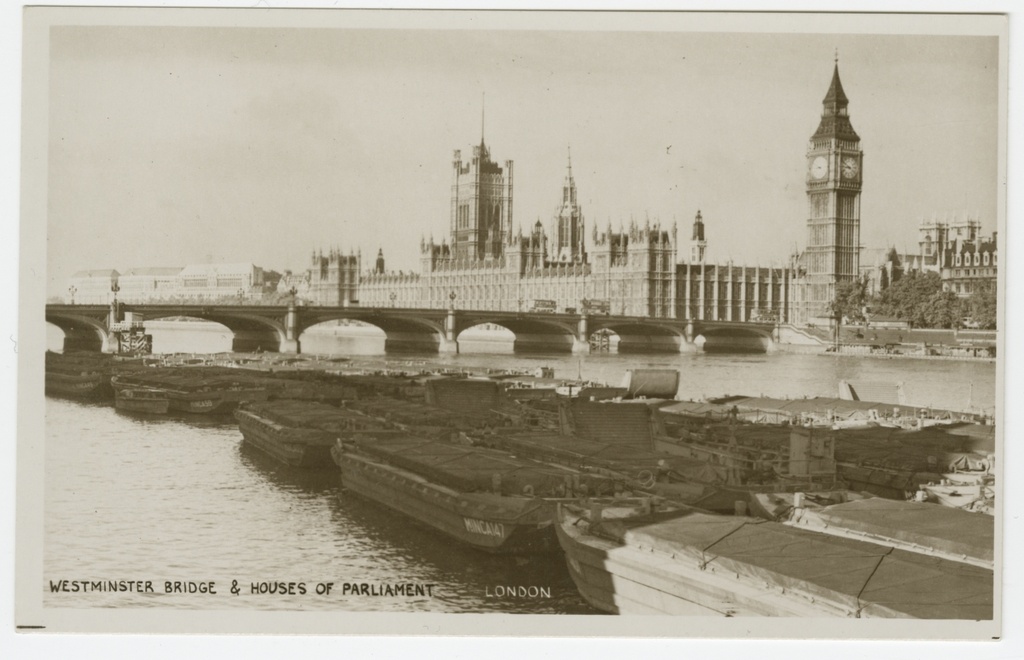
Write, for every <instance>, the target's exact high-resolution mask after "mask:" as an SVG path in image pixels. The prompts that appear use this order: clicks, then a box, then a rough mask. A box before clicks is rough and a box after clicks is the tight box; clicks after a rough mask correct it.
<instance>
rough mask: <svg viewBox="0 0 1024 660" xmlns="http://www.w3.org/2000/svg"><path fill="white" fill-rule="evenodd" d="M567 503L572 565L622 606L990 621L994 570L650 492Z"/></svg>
mask: <svg viewBox="0 0 1024 660" xmlns="http://www.w3.org/2000/svg"><path fill="white" fill-rule="evenodd" d="M587 504H588V503H584V504H570V503H565V504H560V505H559V506H558V513H557V524H556V531H557V533H558V540H559V543H560V544H561V546H562V549H563V550H564V551H565V555H566V562H567V564H568V568H569V573H570V575H571V576H572V579H573V581H574V582H575V583H576V586H577V588H578V589H579V591H580V594H581V595H582V596H583V598H584V599H585V600H587V602H589V603H590V604H591V605H592V606H594V607H596V608H598V609H601V610H604V611H606V612H611V613H616V614H673V615H681V616H726V617H733V616H799V617H850V618H867V617H872V618H874V617H881V618H924V619H965V620H987V619H992V616H993V592H994V586H993V585H994V579H993V577H994V576H993V571H992V570H991V569H988V568H983V567H980V566H974V565H971V564H968V563H964V562H956V561H951V560H949V559H945V558H941V557H930V556H925V555H922V554H919V553H915V552H909V551H907V550H904V549H901V548H897V547H893V546H892V545H887V544H885V543H875V542H870V541H865V540H860V539H853V538H842V537H838V536H832V535H829V534H823V533H820V532H816V531H811V530H806V529H800V528H796V527H793V526H790V525H785V524H781V523H776V522H769V521H765V520H759V519H756V518H748V517H746V516H723V515H716V514H710V513H705V512H702V511H700V510H698V509H693V508H673V507H669V506H655V505H653V504H652V503H651V502H650V500H644V501H641V502H637V501H635V500H634V501H611V502H608V503H601V502H597V503H594V502H590V503H589V506H588V505H587Z"/></svg>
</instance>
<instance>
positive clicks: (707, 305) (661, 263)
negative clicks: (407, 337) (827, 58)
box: [310, 62, 863, 323]
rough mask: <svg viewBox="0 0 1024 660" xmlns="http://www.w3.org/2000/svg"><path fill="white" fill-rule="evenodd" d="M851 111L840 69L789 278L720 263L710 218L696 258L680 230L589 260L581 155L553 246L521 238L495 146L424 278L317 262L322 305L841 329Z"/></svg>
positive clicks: (853, 183)
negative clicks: (711, 245)
mask: <svg viewBox="0 0 1024 660" xmlns="http://www.w3.org/2000/svg"><path fill="white" fill-rule="evenodd" d="M848 105H849V100H848V99H847V97H846V94H845V92H844V90H843V86H842V83H841V81H840V79H839V66H838V62H837V63H836V66H835V68H834V70H833V75H832V81H831V84H830V86H829V88H828V92H827V94H826V96H825V99H824V101H823V110H822V115H821V121H820V123H819V125H818V128H817V130H816V131H815V132H814V134H813V135H812V136H811V139H810V143H809V146H808V151H807V163H808V172H807V177H806V194H807V201H808V209H809V210H808V215H807V218H806V224H807V246H806V250H805V251H804V252H803V253H802V254H799V255H794V256H793V257H791V258H790V259H789V260H788V261H787V262H786V264H785V265H776V266H770V267H766V266H747V265H735V264H732V263H731V262H730V263H726V264H710V263H707V247H708V241H707V238H706V227H705V222H704V217H703V215H702V214H701V212H700V211H697V214H696V218H695V219H694V222H693V228H692V234H691V236H692V238H691V242H690V245H689V246H688V247H689V250H688V258H686V256H684V257H683V259H682V260H681V259H680V253H679V246H678V243H677V231H676V227H675V225H674V224H673V226H672V227H671V228H669V227H666V226H663V225H662V224H661V223H660V222H658V221H657V220H645V221H644V222H643V223H638V222H636V221H631V222H630V224H629V225H628V226H627V227H622V228H620V229H619V230H618V231H615V230H613V229H612V227H611V226H610V225H609V226H607V227H606V228H605V229H604V230H603V231H600V232H599V231H598V230H597V228H596V227H593V226H592V227H591V236H590V242H589V251H588V249H587V243H586V241H585V240H584V238H585V236H586V232H585V220H584V214H583V209H582V208H581V207H580V204H579V198H578V195H577V190H576V181H575V178H574V177H573V172H572V160H571V155H570V158H569V162H568V165H567V168H566V175H565V179H564V181H563V184H562V189H561V200H560V203H559V204H558V205H557V207H556V209H555V212H554V214H553V215H552V217H551V232H550V235H549V234H548V233H547V232H546V231H545V229H544V224H543V223H542V222H541V221H539V220H538V221H537V223H536V224H535V225H533V226H532V227H530V228H529V229H528V230H527V231H525V232H524V231H523V230H522V228H520V229H518V230H517V231H515V232H514V231H513V229H512V227H513V222H512V221H513V216H512V209H513V186H512V172H513V170H512V161H511V160H506V161H505V162H504V166H499V165H498V164H497V163H496V162H494V161H493V160H492V159H491V152H490V149H489V148H488V147H487V145H486V143H485V142H484V140H483V138H482V137H481V140H480V144H479V145H477V146H475V147H473V151H472V158H471V159H470V160H469V161H468V162H463V160H462V158H461V152H459V151H456V152H455V157H454V159H453V162H452V171H453V177H452V185H451V225H450V232H449V236H448V237H446V238H445V239H442V240H441V241H435V240H434V239H433V238H430V239H429V240H427V239H424V240H421V242H420V268H419V272H418V273H404V272H399V273H396V272H393V271H391V272H387V271H385V270H384V267H383V255H382V254H380V253H379V254H378V261H377V263H376V264H375V267H374V268H373V269H372V270H368V271H366V272H363V273H362V274H357V271H355V270H352V269H351V267H352V266H353V265H354V267H355V268H358V265H359V264H358V257H357V256H354V255H349V256H348V257H347V258H343V257H342V255H337V256H335V255H334V253H331V255H329V258H327V260H326V262H325V260H324V258H323V257H315V258H314V264H313V265H314V268H313V270H312V272H311V278H310V280H311V285H310V292H311V301H312V302H313V303H314V304H324V305H327V304H342V305H344V304H357V303H358V304H359V305H360V306H364V307H366V306H369V307H389V306H390V307H394V306H399V307H424V308H434V309H439V308H446V307H449V306H457V307H462V308H468V309H480V310H502V311H524V312H525V311H531V310H540V309H543V310H546V311H555V310H557V311H573V310H583V309H599V310H602V311H606V312H607V313H610V314H616V315H630V316H647V317H653V318H692V319H702V320H723V321H760V322H780V323H805V322H812V321H815V320H818V319H822V318H827V317H828V315H829V306H830V303H831V301H832V299H833V297H834V294H835V287H836V285H837V284H839V283H841V282H844V281H849V280H853V279H855V278H857V277H858V276H859V270H860V263H859V261H860V193H861V180H862V178H861V177H862V171H863V152H862V150H861V149H860V137H859V136H858V135H857V133H856V132H855V131H854V129H853V126H852V124H851V123H850V118H849V113H848ZM684 249H685V248H684ZM683 254H684V255H686V254H687V253H686V252H684V253H683ZM345 259H347V260H345ZM352 259H355V261H354V262H353V261H352ZM332 260H334V261H332ZM335 261H336V262H337V265H336V266H333V265H332V264H334V263H335ZM339 287H340V288H339ZM332 301H340V302H337V303H335V302H332Z"/></svg>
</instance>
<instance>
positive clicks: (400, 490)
mask: <svg viewBox="0 0 1024 660" xmlns="http://www.w3.org/2000/svg"><path fill="white" fill-rule="evenodd" d="M335 461H336V462H337V463H338V465H339V466H340V467H341V481H342V484H343V486H344V487H345V488H347V489H349V490H351V491H352V492H354V493H355V494H357V495H359V496H361V497H363V498H365V499H369V500H372V501H373V502H376V503H378V504H380V505H383V506H385V507H387V508H389V509H392V510H394V511H397V512H399V513H402V514H405V515H407V516H409V517H411V518H412V519H413V520H415V521H417V522H419V523H421V524H423V525H426V526H428V527H430V528H431V529H434V530H436V531H438V532H441V533H443V534H445V535H446V536H449V537H451V538H453V539H455V540H457V541H460V542H461V543H464V544H466V545H469V546H471V547H473V548H476V549H478V550H483V551H485V552H490V553H495V554H536V553H549V552H557V551H558V542H557V540H556V538H555V533H554V529H553V527H554V525H553V524H552V516H553V513H554V506H553V505H550V504H548V503H544V502H542V501H537V502H536V503H534V502H531V501H527V502H528V503H529V504H528V506H527V507H526V508H524V509H523V510H522V511H521V513H523V514H524V515H523V516H522V517H521V518H520V519H518V520H517V519H516V518H515V517H513V516H511V515H508V516H502V517H498V516H494V515H487V514H486V513H485V511H484V509H488V508H493V507H494V504H493V503H491V502H488V500H489V499H492V498H488V497H487V496H485V495H480V494H473V493H467V494H462V493H458V492H456V491H451V490H449V489H447V488H444V487H441V486H438V485H435V484H431V483H429V482H427V481H426V480H423V479H419V478H417V477H415V476H414V475H412V474H408V473H405V472H404V471H403V470H400V469H397V468H394V467H392V466H388V465H383V464H380V463H376V462H374V461H371V460H367V459H365V458H363V457H357V456H353V455H352V454H350V453H348V452H340V453H339V452H335ZM499 499H511V498H497V497H495V498H493V500H494V502H497V501H498V500H499ZM514 501H515V500H514ZM530 506H536V509H537V510H531V509H530Z"/></svg>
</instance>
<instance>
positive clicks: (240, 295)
mask: <svg viewBox="0 0 1024 660" xmlns="http://www.w3.org/2000/svg"><path fill="white" fill-rule="evenodd" d="M244 297H245V289H243V288H241V287H239V288H238V304H239V305H241V304H242V299H243V298H244Z"/></svg>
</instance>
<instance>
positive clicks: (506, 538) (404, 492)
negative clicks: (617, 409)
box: [331, 432, 614, 554]
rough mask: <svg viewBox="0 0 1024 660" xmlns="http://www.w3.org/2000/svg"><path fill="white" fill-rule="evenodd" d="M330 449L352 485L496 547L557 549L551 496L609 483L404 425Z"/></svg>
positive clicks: (462, 537) (498, 550) (455, 535)
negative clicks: (419, 434)
mask: <svg viewBox="0 0 1024 660" xmlns="http://www.w3.org/2000/svg"><path fill="white" fill-rule="evenodd" d="M331 453H332V455H333V456H334V461H335V463H337V465H338V467H339V468H340V469H341V481H342V485H343V486H344V487H345V488H346V489H348V490H349V491H352V492H354V493H355V494H357V495H359V496H361V497H364V498H366V499H369V500H372V501H374V502H376V503H378V504H381V505H383V506H385V507H388V508H390V509H392V510H394V511H398V512H399V513H402V514H405V515H406V516H408V517H410V518H411V519H412V520H414V521H416V522H418V523H420V524H422V525H424V526H426V527H429V528H431V529H433V530H435V531H437V532H440V533H442V534H444V535H446V536H448V537H449V538H452V539H454V540H456V541H459V542H460V543H463V544H465V545H468V546H469V547H472V548H475V549H478V550H483V551H485V552H489V553H495V554H535V553H551V552H557V551H558V542H557V540H556V539H555V532H554V527H553V521H554V513H555V508H554V501H553V499H552V498H559V497H572V496H574V495H575V496H579V495H581V494H583V493H594V494H600V493H602V492H611V491H612V490H613V489H614V484H613V483H612V480H610V479H607V478H604V477H600V476H598V475H588V474H583V473H580V472H578V471H575V470H571V469H567V468H562V467H559V466H552V465H545V464H543V463H539V462H536V461H531V460H528V459H524V458H519V457H516V456H514V455H512V454H509V453H507V452H503V451H498V450H493V449H486V448H482V447H473V446H470V445H460V444H454V443H445V442H436V441H432V440H429V439H422V438H412V437H409V435H408V434H407V433H404V432H392V434H391V435H390V436H386V435H384V433H383V432H381V433H378V434H374V437H370V438H365V439H360V438H359V437H358V436H357V439H356V441H354V442H341V441H339V442H337V443H336V444H335V445H334V448H333V449H332V450H331Z"/></svg>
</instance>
